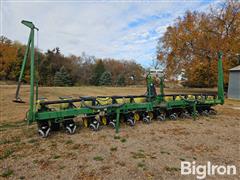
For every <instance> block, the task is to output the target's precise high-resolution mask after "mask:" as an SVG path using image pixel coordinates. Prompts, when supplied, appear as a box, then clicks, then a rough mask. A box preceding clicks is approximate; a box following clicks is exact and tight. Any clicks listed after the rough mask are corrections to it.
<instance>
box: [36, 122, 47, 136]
mask: <svg viewBox="0 0 240 180" xmlns="http://www.w3.org/2000/svg"><path fill="white" fill-rule="evenodd" d="M49 132H50V127H49V124H48V122H47V121H43V122H38V134H39V135H40V136H41V137H43V138H46V137H48V135H49Z"/></svg>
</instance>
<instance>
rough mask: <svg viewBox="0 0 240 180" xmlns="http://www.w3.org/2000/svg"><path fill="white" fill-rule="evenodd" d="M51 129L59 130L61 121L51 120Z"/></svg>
mask: <svg viewBox="0 0 240 180" xmlns="http://www.w3.org/2000/svg"><path fill="white" fill-rule="evenodd" d="M51 130H52V131H59V130H60V123H56V122H51Z"/></svg>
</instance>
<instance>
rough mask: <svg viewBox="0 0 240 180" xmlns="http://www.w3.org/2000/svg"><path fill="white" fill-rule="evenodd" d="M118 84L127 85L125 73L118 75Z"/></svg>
mask: <svg viewBox="0 0 240 180" xmlns="http://www.w3.org/2000/svg"><path fill="white" fill-rule="evenodd" d="M116 84H117V86H125V85H126V83H125V77H124V75H123V74H119V75H118V77H117V80H116Z"/></svg>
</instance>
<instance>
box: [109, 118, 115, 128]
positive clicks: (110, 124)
mask: <svg viewBox="0 0 240 180" xmlns="http://www.w3.org/2000/svg"><path fill="white" fill-rule="evenodd" d="M109 126H111V127H112V128H113V129H115V127H116V119H113V120H111V121H110V122H109Z"/></svg>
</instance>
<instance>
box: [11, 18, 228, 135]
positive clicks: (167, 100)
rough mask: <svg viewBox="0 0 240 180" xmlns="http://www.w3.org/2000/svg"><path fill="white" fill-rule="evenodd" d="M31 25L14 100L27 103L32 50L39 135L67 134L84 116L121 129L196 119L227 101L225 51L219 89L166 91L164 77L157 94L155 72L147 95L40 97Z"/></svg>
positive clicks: (33, 116)
mask: <svg viewBox="0 0 240 180" xmlns="http://www.w3.org/2000/svg"><path fill="white" fill-rule="evenodd" d="M22 23H23V24H24V25H26V26H27V27H29V28H30V35H29V40H28V44H27V48H26V52H25V56H24V59H23V64H22V68H21V73H20V77H19V81H18V86H17V91H16V96H15V99H14V102H23V101H22V100H21V98H20V97H19V90H20V85H21V80H22V77H23V73H24V70H25V66H26V61H27V57H28V54H29V52H30V56H31V58H30V61H31V62H30V75H31V78H30V100H29V101H30V103H29V110H28V113H27V116H26V119H27V122H28V124H31V123H33V122H36V123H37V125H38V132H39V135H41V136H42V137H47V136H48V135H49V134H50V132H52V131H56V130H59V129H60V128H64V129H65V130H66V132H67V133H69V134H73V133H75V131H76V128H77V127H76V124H75V122H74V119H75V118H76V117H81V119H82V124H83V126H84V127H86V128H90V129H92V130H93V131H98V130H99V128H100V127H101V126H110V127H112V128H114V129H115V130H116V132H119V127H120V124H121V123H126V124H128V125H129V126H135V125H136V124H137V122H138V121H143V122H144V123H146V124H149V123H151V121H152V120H154V119H155V120H159V121H164V120H165V119H166V118H168V119H170V120H177V119H178V118H191V117H192V118H194V119H195V118H196V117H197V116H199V115H205V116H209V115H212V114H216V111H215V110H214V109H213V108H212V107H213V106H215V105H217V104H223V103H224V92H223V70H222V54H221V53H219V54H218V55H219V58H218V92H217V93H216V94H214V93H212V94H209V93H200V94H168V95H165V94H164V89H163V87H164V84H163V83H164V82H163V77H159V78H160V88H159V93H157V91H156V88H155V85H154V82H153V77H152V74H151V73H149V74H148V75H147V77H146V81H147V92H146V94H144V95H139V96H136V95H128V96H97V97H90V96H81V97H78V98H71V97H60V98H59V99H58V100H54V101H50V100H47V99H45V98H43V99H39V98H38V79H37V78H36V69H35V59H34V31H35V30H38V29H37V28H36V27H35V26H34V24H33V23H32V22H29V21H22Z"/></svg>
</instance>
